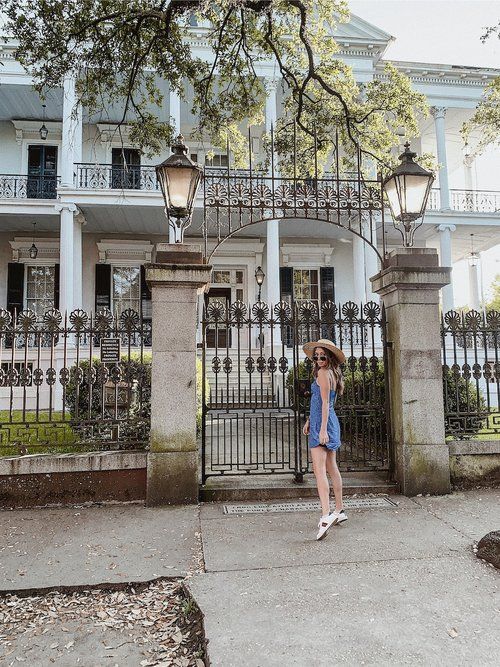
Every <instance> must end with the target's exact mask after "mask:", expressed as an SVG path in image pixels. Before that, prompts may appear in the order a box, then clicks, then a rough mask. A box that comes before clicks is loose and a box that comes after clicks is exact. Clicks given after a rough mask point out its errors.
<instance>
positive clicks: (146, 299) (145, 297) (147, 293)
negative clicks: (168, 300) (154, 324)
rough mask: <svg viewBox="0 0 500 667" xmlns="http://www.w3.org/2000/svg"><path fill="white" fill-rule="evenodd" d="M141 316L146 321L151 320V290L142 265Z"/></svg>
mask: <svg viewBox="0 0 500 667" xmlns="http://www.w3.org/2000/svg"><path fill="white" fill-rule="evenodd" d="M141 316H142V318H143V319H144V320H150V319H151V290H150V289H149V285H148V284H147V282H146V269H145V268H144V264H142V265H141Z"/></svg>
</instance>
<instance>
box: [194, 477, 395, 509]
mask: <svg viewBox="0 0 500 667" xmlns="http://www.w3.org/2000/svg"><path fill="white" fill-rule="evenodd" d="M342 481H343V490H344V495H345V496H353V495H355V494H357V495H363V494H367V493H374V494H386V495H390V494H398V493H399V492H400V489H399V485H398V484H396V483H394V482H390V481H389V480H388V474H387V472H386V471H380V472H379V471H370V472H344V473H342ZM317 497H318V491H317V489H316V482H315V479H314V475H313V474H312V473H310V474H306V475H305V477H304V482H303V483H300V484H298V483H296V482H294V480H293V475H292V473H289V474H282V475H244V476H243V475H227V476H226V475H220V476H218V477H209V478H208V479H207V481H206V482H205V484H203V485H202V486H201V487H200V500H202V501H203V502H225V501H232V500H241V501H244V500H256V501H264V500H278V499H285V498H317Z"/></svg>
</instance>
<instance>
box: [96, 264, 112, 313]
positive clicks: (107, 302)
mask: <svg viewBox="0 0 500 667" xmlns="http://www.w3.org/2000/svg"><path fill="white" fill-rule="evenodd" d="M103 308H109V309H110V310H111V266H110V265H109V264H96V265H95V310H96V313H97V312H98V311H99V310H102V309H103Z"/></svg>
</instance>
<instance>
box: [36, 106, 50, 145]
mask: <svg viewBox="0 0 500 667" xmlns="http://www.w3.org/2000/svg"><path fill="white" fill-rule="evenodd" d="M42 107H43V124H42V127H41V128H40V129H39V130H38V132H39V133H40V139H43V141H45V140H46V139H47V137H48V136H49V131H48V129H47V128H46V127H45V104H42Z"/></svg>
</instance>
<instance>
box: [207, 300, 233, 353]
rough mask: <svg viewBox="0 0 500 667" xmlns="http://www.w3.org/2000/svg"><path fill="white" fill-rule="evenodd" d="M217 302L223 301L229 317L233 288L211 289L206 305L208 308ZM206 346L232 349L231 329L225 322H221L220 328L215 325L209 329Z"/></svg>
mask: <svg viewBox="0 0 500 667" xmlns="http://www.w3.org/2000/svg"><path fill="white" fill-rule="evenodd" d="M216 301H222V303H223V304H224V307H225V310H226V315H227V314H228V313H229V307H230V306H231V288H230V287H217V288H215V289H211V290H210V291H209V292H208V294H206V295H205V305H206V307H207V308H208V307H209V306H210V304H211V303H215V302H216ZM206 346H207V347H209V348H215V347H217V348H219V349H220V348H225V347H231V329H230V328H229V327H228V326H227V325H226V324H225V322H224V321H222V322H221V324H220V326H218V325H215V326H214V327H209V328H207V330H206Z"/></svg>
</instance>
